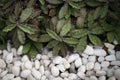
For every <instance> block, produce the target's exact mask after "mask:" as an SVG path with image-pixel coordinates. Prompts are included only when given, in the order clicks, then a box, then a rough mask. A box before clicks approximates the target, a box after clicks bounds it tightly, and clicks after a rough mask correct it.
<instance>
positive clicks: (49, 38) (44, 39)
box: [39, 34, 52, 42]
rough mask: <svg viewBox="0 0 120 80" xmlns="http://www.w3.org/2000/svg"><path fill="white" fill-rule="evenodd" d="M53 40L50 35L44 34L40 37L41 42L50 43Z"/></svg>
mask: <svg viewBox="0 0 120 80" xmlns="http://www.w3.org/2000/svg"><path fill="white" fill-rule="evenodd" d="M51 39H52V38H51V37H50V36H49V35H48V34H43V35H40V37H39V42H48V41H50V40H51Z"/></svg>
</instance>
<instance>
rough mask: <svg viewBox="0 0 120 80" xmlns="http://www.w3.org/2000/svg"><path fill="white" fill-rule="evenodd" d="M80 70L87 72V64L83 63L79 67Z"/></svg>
mask: <svg viewBox="0 0 120 80" xmlns="http://www.w3.org/2000/svg"><path fill="white" fill-rule="evenodd" d="M78 71H82V72H85V71H86V66H85V65H82V66H80V67H79V68H78Z"/></svg>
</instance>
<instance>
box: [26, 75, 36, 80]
mask: <svg viewBox="0 0 120 80" xmlns="http://www.w3.org/2000/svg"><path fill="white" fill-rule="evenodd" d="M27 80H36V79H35V78H34V77H33V76H32V75H31V74H30V75H28V76H27Z"/></svg>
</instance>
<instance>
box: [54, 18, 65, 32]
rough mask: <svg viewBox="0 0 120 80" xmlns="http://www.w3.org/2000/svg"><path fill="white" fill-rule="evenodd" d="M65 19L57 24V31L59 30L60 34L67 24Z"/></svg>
mask: <svg viewBox="0 0 120 80" xmlns="http://www.w3.org/2000/svg"><path fill="white" fill-rule="evenodd" d="M65 22H66V21H65V19H60V20H59V21H58V22H57V25H56V30H57V33H59V32H60V31H61V29H62V27H63V26H64V24H65Z"/></svg>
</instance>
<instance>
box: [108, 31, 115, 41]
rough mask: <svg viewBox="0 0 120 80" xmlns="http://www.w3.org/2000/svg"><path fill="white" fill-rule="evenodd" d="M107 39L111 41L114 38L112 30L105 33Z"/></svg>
mask: <svg viewBox="0 0 120 80" xmlns="http://www.w3.org/2000/svg"><path fill="white" fill-rule="evenodd" d="M107 39H108V41H109V42H113V41H114V39H115V34H114V33H113V32H109V33H107Z"/></svg>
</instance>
